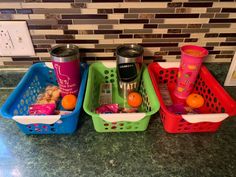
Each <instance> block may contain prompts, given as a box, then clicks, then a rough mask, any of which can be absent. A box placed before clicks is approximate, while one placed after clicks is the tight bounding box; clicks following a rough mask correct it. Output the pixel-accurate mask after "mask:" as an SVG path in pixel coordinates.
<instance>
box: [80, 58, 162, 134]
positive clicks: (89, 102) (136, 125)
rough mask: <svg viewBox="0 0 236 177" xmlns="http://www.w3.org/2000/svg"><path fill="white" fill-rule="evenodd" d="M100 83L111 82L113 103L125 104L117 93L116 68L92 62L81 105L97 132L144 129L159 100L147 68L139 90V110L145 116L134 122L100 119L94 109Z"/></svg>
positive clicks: (156, 109) (96, 103) (96, 105)
mask: <svg viewBox="0 0 236 177" xmlns="http://www.w3.org/2000/svg"><path fill="white" fill-rule="evenodd" d="M101 83H112V95H113V103H118V104H119V105H120V106H125V103H124V102H125V100H124V99H123V98H121V97H120V96H119V93H118V84H117V75H116V68H107V67H105V66H104V65H103V64H102V63H94V64H92V65H91V66H90V69H89V75H88V83H87V88H86V93H85V100H84V105H83V107H84V110H85V112H87V113H88V114H89V115H91V116H92V120H93V124H94V128H95V130H96V131H97V132H129V131H144V130H146V129H147V126H148V123H149V120H150V117H151V115H152V114H154V113H155V112H157V111H158V109H159V102H158V100H157V97H156V95H155V91H154V89H153V87H152V85H151V80H150V78H149V74H148V71H147V68H145V69H144V71H143V79H142V80H141V85H140V90H139V92H140V93H141V94H142V97H143V104H142V106H141V111H142V112H145V117H144V118H143V119H141V120H139V121H136V122H129V121H117V122H114V121H112V119H111V121H109V122H108V121H105V120H104V119H102V118H101V117H100V115H99V114H96V113H95V109H96V108H97V107H98V106H99V103H98V99H99V87H100V84H101ZM131 114H136V113H131ZM124 115H125V114H122V113H119V116H121V117H122V116H124Z"/></svg>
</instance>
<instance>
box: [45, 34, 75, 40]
mask: <svg viewBox="0 0 236 177" xmlns="http://www.w3.org/2000/svg"><path fill="white" fill-rule="evenodd" d="M45 37H46V39H74V36H73V35H45Z"/></svg>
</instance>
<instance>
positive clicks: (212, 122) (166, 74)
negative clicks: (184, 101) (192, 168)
mask: <svg viewBox="0 0 236 177" xmlns="http://www.w3.org/2000/svg"><path fill="white" fill-rule="evenodd" d="M178 67H179V63H178V62H158V63H151V64H149V66H148V71H149V74H150V77H151V80H152V84H153V86H154V88H155V92H156V94H157V96H158V98H159V101H160V103H161V109H160V115H161V120H162V123H163V126H164V129H165V131H167V132H169V133H192V132H215V131H217V129H218V128H219V127H220V125H221V123H222V121H223V120H224V119H226V118H227V117H229V116H234V115H236V102H235V101H234V100H233V99H232V98H231V97H230V96H229V94H228V93H227V92H226V91H225V90H224V89H223V87H222V86H221V85H220V84H219V83H218V82H217V81H216V80H215V78H214V77H213V76H212V75H211V73H210V72H209V71H208V69H207V68H206V67H205V66H202V67H201V69H200V72H199V75H198V78H197V81H196V83H195V86H194V91H193V92H194V93H198V94H200V95H202V96H203V97H204V100H205V104H204V106H203V107H202V108H201V110H200V111H201V114H191V115H189V114H185V115H184V114H182V115H177V114H174V113H172V112H170V111H169V110H168V109H167V107H166V106H165V104H164V101H163V98H162V96H161V93H160V90H159V87H158V84H162V83H166V84H167V86H168V90H169V92H170V95H171V97H172V99H174V96H173V90H174V89H175V85H176V80H177V73H178Z"/></svg>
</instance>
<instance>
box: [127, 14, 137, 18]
mask: <svg viewBox="0 0 236 177" xmlns="http://www.w3.org/2000/svg"><path fill="white" fill-rule="evenodd" d="M124 18H138V14H124Z"/></svg>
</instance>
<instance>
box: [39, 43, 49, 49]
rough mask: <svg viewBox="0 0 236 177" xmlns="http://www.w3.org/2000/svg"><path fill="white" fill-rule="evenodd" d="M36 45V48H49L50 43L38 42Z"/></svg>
mask: <svg viewBox="0 0 236 177" xmlns="http://www.w3.org/2000/svg"><path fill="white" fill-rule="evenodd" d="M36 46H37V48H48V49H49V48H51V45H47V44H38V45H36Z"/></svg>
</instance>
